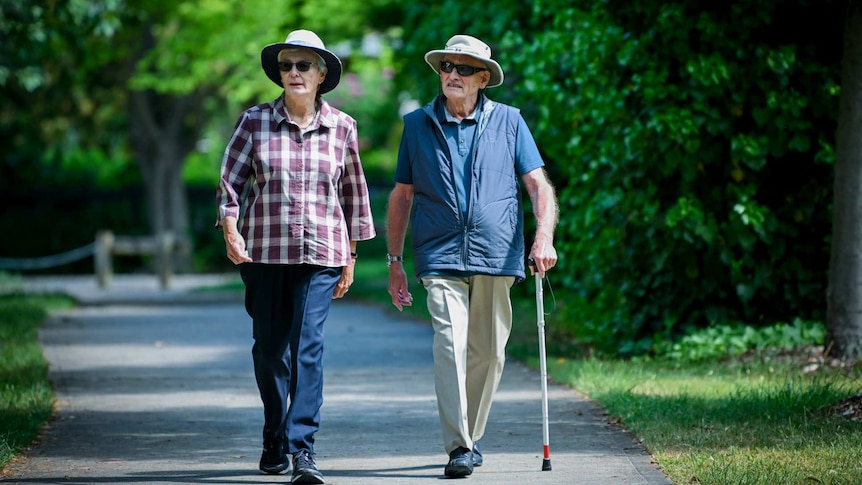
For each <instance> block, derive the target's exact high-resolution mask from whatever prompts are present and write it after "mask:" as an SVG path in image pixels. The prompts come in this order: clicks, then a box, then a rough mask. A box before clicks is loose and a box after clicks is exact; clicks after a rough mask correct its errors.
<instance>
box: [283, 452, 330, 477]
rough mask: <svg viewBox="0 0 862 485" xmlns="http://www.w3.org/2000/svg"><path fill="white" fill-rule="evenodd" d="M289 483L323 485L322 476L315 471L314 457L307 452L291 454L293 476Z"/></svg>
mask: <svg viewBox="0 0 862 485" xmlns="http://www.w3.org/2000/svg"><path fill="white" fill-rule="evenodd" d="M290 483H292V484H294V485H300V484H307V483H324V482H323V474H322V473H320V472H319V471H318V470H317V464H316V463H315V462H314V456H312V454H311V453H309V451H308V450H299V451H297V452H296V453H294V454H293V476H292V477H291V478H290Z"/></svg>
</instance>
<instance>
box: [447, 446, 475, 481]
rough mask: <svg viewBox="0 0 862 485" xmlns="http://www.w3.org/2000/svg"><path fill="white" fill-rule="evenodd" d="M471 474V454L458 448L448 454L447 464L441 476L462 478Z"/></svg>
mask: <svg viewBox="0 0 862 485" xmlns="http://www.w3.org/2000/svg"><path fill="white" fill-rule="evenodd" d="M472 473H473V452H472V451H470V450H468V449H467V448H464V447H463V446H462V447H459V448H457V449H455V450H454V451H452V453H449V463H447V464H446V468H445V469H444V470H443V474H444V475H446V476H447V477H449V478H463V477H467V476H470V475H471V474H472Z"/></svg>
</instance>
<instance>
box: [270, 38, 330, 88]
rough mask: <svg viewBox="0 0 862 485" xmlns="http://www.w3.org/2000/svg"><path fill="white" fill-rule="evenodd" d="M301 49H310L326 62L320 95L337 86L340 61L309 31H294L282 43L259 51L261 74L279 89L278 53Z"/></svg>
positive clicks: (280, 85)
mask: <svg viewBox="0 0 862 485" xmlns="http://www.w3.org/2000/svg"><path fill="white" fill-rule="evenodd" d="M290 48H303V49H310V50H313V51H314V52H316V53H318V54H320V57H322V58H323V61H324V62H326V78H325V79H324V80H323V83H321V84H320V93H321V94H323V93H328V92H329V91H332V90H333V89H335V86H338V83H339V82H340V81H341V59H339V58H338V56H336V55H335V54H333V53H332V51H329V50H327V49H326V46H324V45H323V41H322V40H320V37H318V36H317V34H315V33H314V32H312V31H310V30H294V31H293V32H291V33H290V34H288V35H287V39H285V40H284V42H279V43H278V44H269V45H268V46H266V47H264V48H263V50H262V51H260V66H261V67H263V72H265V73H266V76H267V77H268V78H270V79H271V80H272V82H274V83H275V84H277V85H278V86H279V87H283V85H282V84H281V74H280V73H279V71H278V53H279V52H281V51H282V49H290Z"/></svg>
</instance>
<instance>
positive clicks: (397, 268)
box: [389, 262, 413, 312]
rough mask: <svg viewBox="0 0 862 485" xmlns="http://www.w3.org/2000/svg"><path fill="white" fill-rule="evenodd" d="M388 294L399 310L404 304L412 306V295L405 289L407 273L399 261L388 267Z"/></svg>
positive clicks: (402, 308)
mask: <svg viewBox="0 0 862 485" xmlns="http://www.w3.org/2000/svg"><path fill="white" fill-rule="evenodd" d="M389 296H391V297H392V304H393V305H395V308H397V309H398V311H399V312H400V311H402V310H404V307H406V306H413V295H411V294H410V291H409V290H408V289H407V274H406V273H404V267H403V266H401V263H400V262H398V263H392V266H390V267H389Z"/></svg>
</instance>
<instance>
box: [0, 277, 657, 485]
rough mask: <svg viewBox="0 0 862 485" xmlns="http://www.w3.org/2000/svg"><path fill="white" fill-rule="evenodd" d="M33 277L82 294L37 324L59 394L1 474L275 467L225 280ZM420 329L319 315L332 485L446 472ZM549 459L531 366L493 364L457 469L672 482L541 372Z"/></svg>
mask: <svg viewBox="0 0 862 485" xmlns="http://www.w3.org/2000/svg"><path fill="white" fill-rule="evenodd" d="M92 279H93V278H92V277H88V278H84V277H81V278H66V279H37V280H32V281H30V282H29V283H28V284H29V286H30V288H31V289H34V288H35V289H41V290H50V289H59V288H63V289H65V291H68V292H70V293H72V294H74V295H75V296H76V297H77V298H78V299H79V301H80V302H81V306H79V307H77V308H75V309H72V310H67V311H62V312H57V313H55V314H53V315H52V316H51V317H50V318H49V319H48V321H47V322H46V323H45V325H44V326H43V329H42V333H41V339H42V343H43V347H44V351H45V355H46V358H47V359H48V361H49V363H50V375H51V378H52V380H53V382H54V385H55V388H56V392H57V398H58V400H59V402H58V409H57V419H56V421H54V422H52V423H51V424H50V425H49V426H48V428H47V429H46V431H45V433H44V436H43V438H42V440H41V443H40V444H39V445H37V446H36V447H35V448H34V449H32V450H31V451H30V452H28V453H27V454H26V455H25V456H23V457H21V458H20V459H18V460H16V461H15V462H14V463H13V464H12V465H11V466H10V467H9V468H8V469H7V470H6V477H5V480H0V482H3V483H16V484H60V483H63V484H110V483H122V484H135V483H140V484H250V483H288V482H289V481H290V477H289V475H281V476H272V475H262V474H260V473H259V472H258V470H257V462H258V459H259V458H260V441H261V440H260V428H261V424H262V411H261V406H260V401H259V398H258V394H257V389H256V387H255V383H254V375H253V372H252V367H251V344H252V341H251V331H250V328H251V321H250V318H249V317H248V315H247V314H246V313H245V311H244V309H243V306H242V303H241V300H240V299H239V298H237V295H212V294H210V295H208V296H194V295H191V294H189V293H188V292H187V291H186V290H188V289H189V288H191V287H193V286H195V285H199V284H204V283H206V282H209V281H210V279H206V278H204V279H201V277H188V278H186V279H183V278H182V277H178V278H177V279H175V280H174V282H172V289H171V290H161V289H159V288H158V287H157V286H156V283H155V281H151V280H147V279H146V278H144V277H129V278H128V279H124V278H122V277H115V281H114V283H112V286H111V289H109V290H100V289H98V288H96V287H95V282H94V281H92ZM431 338H432V331H431V329H430V326H429V325H427V324H424V323H422V322H417V321H414V320H411V319H405V318H401V317H400V316H399V315H398V314H396V313H395V312H391V311H386V310H384V309H381V308H378V307H372V306H367V305H363V304H360V303H357V302H355V301H350V300H349V298H348V299H345V300H340V301H336V302H335V303H334V304H333V307H332V311H331V314H330V318H329V320H328V321H327V326H326V350H325V364H324V365H325V384H324V405H323V409H322V426H321V429H320V431H319V432H318V434H317V441H316V445H315V448H316V451H317V461H318V466H319V467H320V469H321V471H322V472H323V474H324V475H325V477H326V483H328V484H333V485H364V484H375V485H376V484H393V485H410V484H434V483H444V482H443V481H442V480H443V465H444V464H445V461H446V455H445V453H444V451H443V449H442V444H441V438H440V430H439V425H438V421H437V407H436V402H435V397H434V383H433V375H432V356H431ZM549 403H550V409H549V416H550V418H549V421H550V441H551V463H552V465H553V470H552V471H541V464H542V417H541V387H540V378H539V376H538V373H537V372H535V371H533V370H529V369H527V368H526V367H524V366H522V365H521V364H519V363H518V362H515V361H510V362H508V363H507V365H506V370H505V373H504V377H503V381H502V383H501V385H500V390H499V393H498V395H497V399H496V400H495V402H494V407H493V408H492V411H491V421H490V423H489V425H488V429H487V433H486V435H485V437H484V439H483V440H482V449H483V452H484V456H485V465H484V466H482V467H480V468H476V470H475V472H474V473H473V475H472V476H471V477H469V478H467V479H463V480H460V481H459V480H456V482H458V483H464V484H473V485H480V484H494V485H501V484H503V485H504V484H529V485H541V484H583V485H592V484H595V485H618V484H632V485H634V484H647V485H652V484H662V485H664V484H671V481H670V480H669V479H668V478H667V477H666V476H665V475H664V474H663V473H662V472H661V471H660V470H659V469H658V468H657V467H656V466H655V465H654V464H653V463H652V462H651V459H650V456H649V455H648V454H647V453H646V451H645V450H644V449H643V447H642V446H640V445H639V444H638V443H637V442H636V441H635V440H634V439H633V438H632V436H631V435H630V434H628V433H626V432H625V431H624V430H621V429H620V428H618V427H615V426H612V425H610V424H608V422H607V421H606V420H605V418H604V416H603V413H602V411H601V409H599V408H597V407H596V406H595V405H594V404H592V403H590V402H589V401H587V400H586V399H585V398H584V397H583V396H581V395H579V394H578V393H577V392H574V391H572V390H571V389H567V388H564V387H561V386H557V385H551V386H549Z"/></svg>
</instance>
